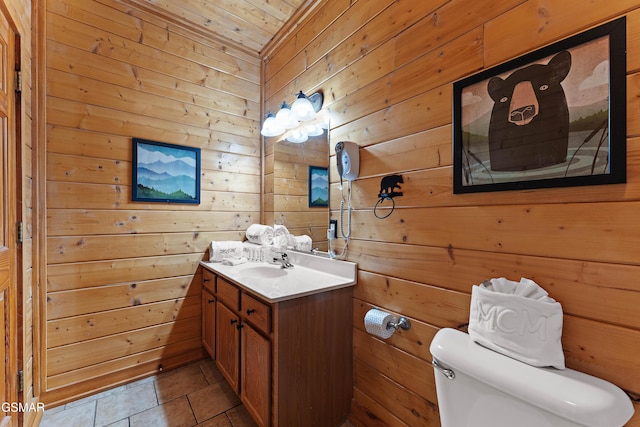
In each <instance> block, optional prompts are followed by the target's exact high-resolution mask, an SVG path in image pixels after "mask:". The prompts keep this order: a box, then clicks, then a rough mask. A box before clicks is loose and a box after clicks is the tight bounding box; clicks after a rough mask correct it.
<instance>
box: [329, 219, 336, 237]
mask: <svg viewBox="0 0 640 427" xmlns="http://www.w3.org/2000/svg"><path fill="white" fill-rule="evenodd" d="M329 230H331V238H332V239H337V238H338V220H337V219H330V220H329Z"/></svg>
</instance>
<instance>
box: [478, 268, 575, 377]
mask: <svg viewBox="0 0 640 427" xmlns="http://www.w3.org/2000/svg"><path fill="white" fill-rule="evenodd" d="M548 295H549V294H548V293H547V291H545V290H544V289H542V288H541V287H540V286H538V284H537V283H535V282H533V281H532V280H529V279H524V278H523V279H521V280H520V282H513V281H510V280H507V279H505V278H504V277H501V278H498V279H492V280H491V281H485V282H483V283H482V284H481V285H474V286H473V288H472V290H471V307H470V313H469V336H470V337H471V338H472V339H473V340H474V341H475V342H477V343H479V344H482V345H483V346H485V347H488V348H490V349H492V350H494V351H497V352H498V353H501V354H504V355H506V356H509V357H512V358H514V359H517V360H520V361H521V362H524V363H527V364H529V365H532V366H553V367H555V368H558V369H564V367H565V364H564V353H563V351H562V343H561V338H562V306H561V305H560V303H558V302H556V301H555V300H554V299H553V298H550V297H549V296H548Z"/></svg>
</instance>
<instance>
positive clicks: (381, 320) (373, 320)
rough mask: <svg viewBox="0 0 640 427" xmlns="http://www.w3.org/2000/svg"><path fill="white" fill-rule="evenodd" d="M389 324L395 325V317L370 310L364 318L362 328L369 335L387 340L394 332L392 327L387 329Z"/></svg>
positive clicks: (375, 309)
mask: <svg viewBox="0 0 640 427" xmlns="http://www.w3.org/2000/svg"><path fill="white" fill-rule="evenodd" d="M389 322H391V323H396V316H394V315H393V314H391V313H387V312H385V311H382V310H379V309H377V308H372V309H371V310H369V311H367V314H365V316H364V328H365V329H366V330H367V332H368V333H370V334H371V335H375V336H377V337H380V338H382V339H387V338H389V337H390V336H391V335H393V333H394V332H395V331H396V330H395V329H394V328H393V327H387V325H388V324H389Z"/></svg>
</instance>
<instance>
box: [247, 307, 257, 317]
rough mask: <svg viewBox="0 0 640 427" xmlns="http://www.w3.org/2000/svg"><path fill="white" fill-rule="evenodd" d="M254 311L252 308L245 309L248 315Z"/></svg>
mask: <svg viewBox="0 0 640 427" xmlns="http://www.w3.org/2000/svg"><path fill="white" fill-rule="evenodd" d="M255 312H256V311H255V310H254V309H253V308H249V309H247V316H250V315H251V313H255Z"/></svg>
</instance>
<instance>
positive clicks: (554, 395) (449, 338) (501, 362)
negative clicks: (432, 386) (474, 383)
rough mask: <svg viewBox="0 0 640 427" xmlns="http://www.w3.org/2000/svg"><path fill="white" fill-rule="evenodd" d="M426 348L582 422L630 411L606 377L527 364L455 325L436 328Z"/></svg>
mask: <svg viewBox="0 0 640 427" xmlns="http://www.w3.org/2000/svg"><path fill="white" fill-rule="evenodd" d="M430 351H431V354H432V355H433V357H434V358H435V359H437V360H438V362H439V364H440V365H442V366H443V367H444V368H448V369H452V370H453V371H454V372H456V373H458V372H461V373H464V374H466V375H468V376H470V377H472V378H474V379H476V380H478V381H480V382H482V383H485V384H487V385H489V386H492V387H494V388H496V389H498V390H501V391H503V392H505V393H507V394H509V395H511V396H514V397H516V398H518V399H520V400H522V401H524V402H528V403H529V404H532V405H535V406H537V407H539V408H541V409H544V410H545V411H548V412H551V413H554V414H556V415H558V416H560V417H564V418H566V419H568V420H571V421H573V422H576V423H579V424H583V425H585V426H589V427H611V426H618V427H619V426H623V425H624V424H625V423H626V422H627V421H629V419H630V418H631V416H632V415H633V411H634V410H633V404H632V403H631V400H630V399H629V396H627V394H626V393H625V392H624V391H622V390H621V389H620V388H619V387H617V386H615V385H613V384H611V383H609V382H607V381H604V380H602V379H600V378H596V377H593V376H591V375H587V374H584V373H582V372H578V371H574V370H572V369H564V370H558V369H554V368H536V367H534V366H530V365H527V364H526V363H523V362H520V361H518V360H515V359H511V358H510V357H507V356H504V355H502V354H499V353H496V352H495V351H493V350H489V349H487V348H485V347H482V346H481V345H479V344H477V343H475V342H474V341H473V340H472V339H471V338H470V337H469V335H468V334H466V333H464V332H461V331H458V330H455V329H451V328H444V329H441V330H440V331H438V333H437V334H436V336H435V337H434V338H433V341H431V346H430ZM436 375H439V373H438V372H436ZM452 381H455V379H453V380H452Z"/></svg>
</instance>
